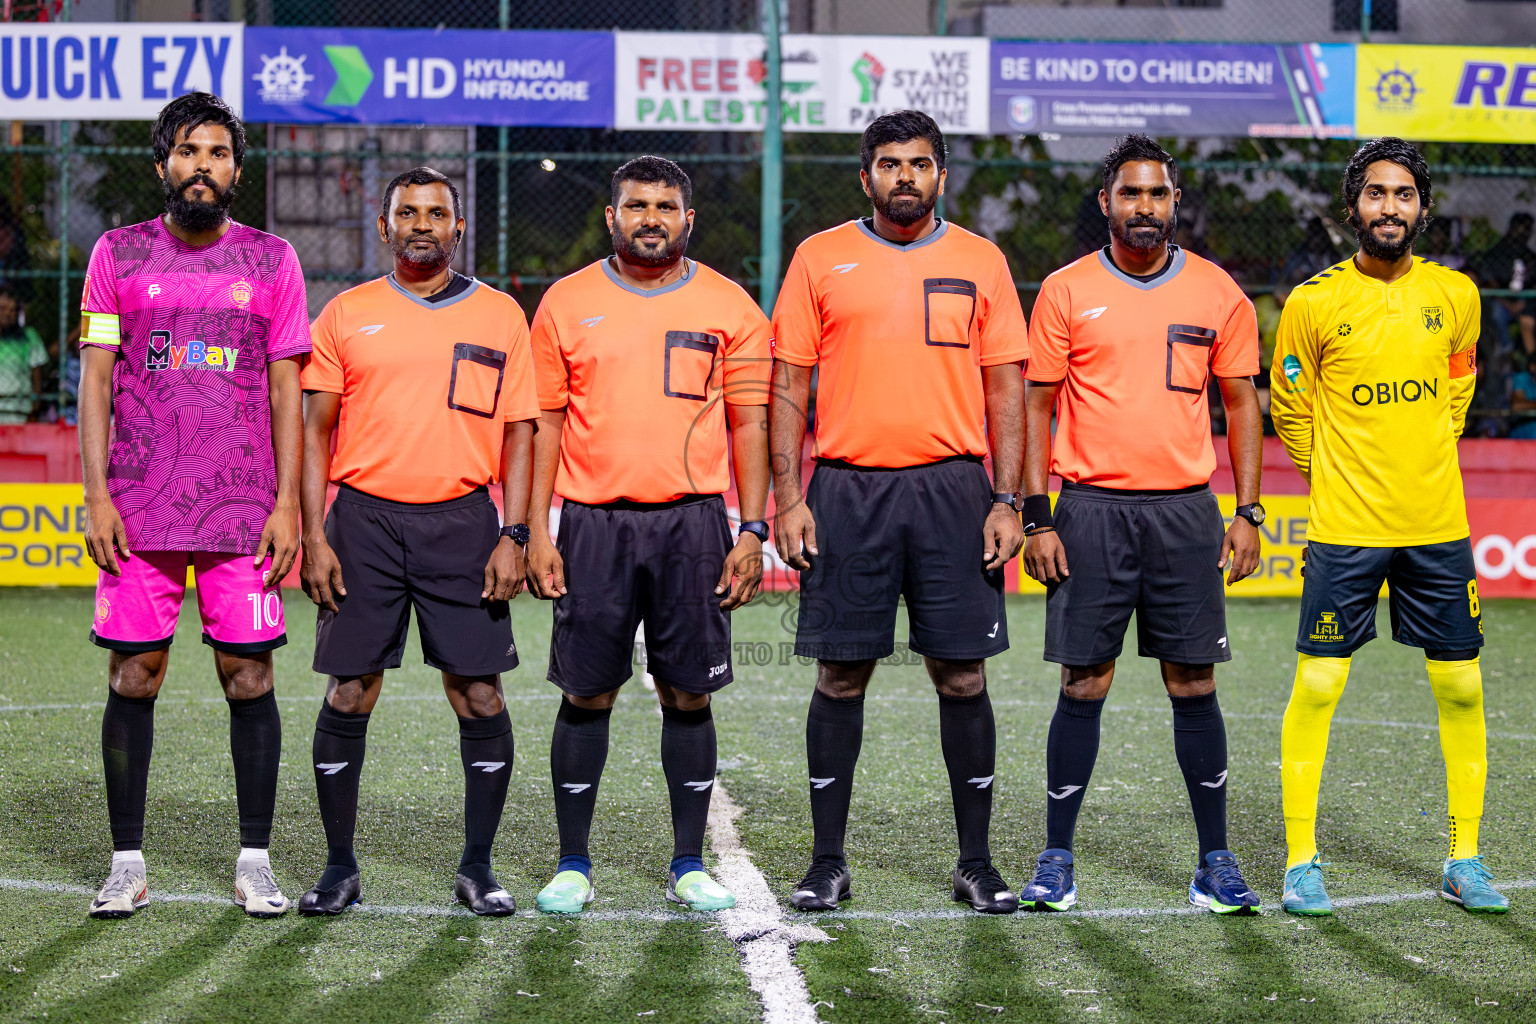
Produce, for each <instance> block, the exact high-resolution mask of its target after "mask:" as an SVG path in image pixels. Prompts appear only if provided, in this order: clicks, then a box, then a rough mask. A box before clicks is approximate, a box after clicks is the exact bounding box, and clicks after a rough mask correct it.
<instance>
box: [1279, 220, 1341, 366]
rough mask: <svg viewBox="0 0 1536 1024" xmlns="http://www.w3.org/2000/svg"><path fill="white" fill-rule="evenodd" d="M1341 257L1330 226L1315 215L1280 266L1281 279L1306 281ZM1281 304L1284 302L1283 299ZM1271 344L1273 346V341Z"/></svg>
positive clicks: (1283, 280)
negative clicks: (1335, 245)
mask: <svg viewBox="0 0 1536 1024" xmlns="http://www.w3.org/2000/svg"><path fill="white" fill-rule="evenodd" d="M1339 259H1340V257H1339V250H1338V249H1336V248H1334V245H1333V239H1332V238H1330V237H1329V235H1328V226H1327V225H1326V224H1324V223H1323V218H1321V217H1313V218H1312V219H1311V220H1309V221H1307V230H1306V234H1305V235H1303V236H1302V239H1301V244H1299V245H1297V246H1296V248H1294V249H1292V250H1291V253H1290V255H1289V256H1287V257H1286V258H1285V265H1284V266H1282V267H1281V268H1280V280H1281V281H1282V282H1285V281H1292V282H1300V281H1305V280H1306V279H1307V278H1309V277H1311V276H1312V275H1313V274H1318V273H1321V272H1322V271H1324V270H1327V269H1328V268H1329V267H1331V266H1333V265H1334V264H1335V263H1337V262H1339ZM1287 291H1289V289H1287ZM1281 304H1282V305H1283V304H1284V303H1283V301H1282V303H1281ZM1270 344H1271V346H1273V344H1274V343H1273V341H1271V343H1270ZM1271 351H1273V347H1271ZM1266 372H1268V371H1266Z"/></svg>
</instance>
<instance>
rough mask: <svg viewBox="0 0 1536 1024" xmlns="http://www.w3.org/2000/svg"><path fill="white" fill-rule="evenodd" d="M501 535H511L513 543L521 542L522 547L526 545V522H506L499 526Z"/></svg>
mask: <svg viewBox="0 0 1536 1024" xmlns="http://www.w3.org/2000/svg"><path fill="white" fill-rule="evenodd" d="M501 535H502V536H503V537H511V538H512V543H514V544H521V545H522V546H523V547H527V546H528V537H529V533H528V524H527V523H508V524H507V525H506V526H503V527H502V528H501Z"/></svg>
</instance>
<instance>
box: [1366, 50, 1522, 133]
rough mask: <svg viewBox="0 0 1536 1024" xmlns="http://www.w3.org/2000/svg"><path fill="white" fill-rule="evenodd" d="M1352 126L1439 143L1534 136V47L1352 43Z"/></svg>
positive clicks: (1367, 131) (1368, 130) (1368, 131)
mask: <svg viewBox="0 0 1536 1024" xmlns="http://www.w3.org/2000/svg"><path fill="white" fill-rule="evenodd" d="M1355 54H1356V56H1355V60H1356V64H1355V87H1356V90H1357V93H1356V99H1355V107H1356V110H1357V115H1356V128H1357V129H1358V131H1359V134H1361V135H1369V136H1379V135H1397V136H1401V137H1402V138H1405V139H1417V140H1435V141H1442V142H1521V143H1531V142H1536V50H1532V49H1531V48H1529V47H1518V48H1517V47H1492V46H1381V45H1376V44H1362V45H1360V46H1358V47H1356V49H1355Z"/></svg>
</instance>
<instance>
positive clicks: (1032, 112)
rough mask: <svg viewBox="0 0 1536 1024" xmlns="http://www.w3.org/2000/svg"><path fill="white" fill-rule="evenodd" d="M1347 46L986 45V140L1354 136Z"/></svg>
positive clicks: (1351, 74) (1351, 56) (1350, 60)
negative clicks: (1047, 135) (1002, 136)
mask: <svg viewBox="0 0 1536 1024" xmlns="http://www.w3.org/2000/svg"><path fill="white" fill-rule="evenodd" d="M1354 73H1355V61H1354V54H1353V47H1352V46H1350V45H1349V44H1347V43H1339V44H1335V43H1326V44H1311V45H1294V46H1291V45H1287V46H1269V45H1248V44H1203V43H1056V42H1050V43H1043V42H1012V41H1006V40H1000V41H995V42H993V44H992V97H991V111H992V123H991V127H992V131H994V132H998V133H1004V132H1011V133H1015V134H1017V133H1020V132H1023V133H1035V132H1056V133H1059V134H1066V135H1117V134H1122V133H1124V132H1131V131H1145V132H1151V133H1154V134H1166V135H1185V136H1196V135H1264V136H1302V137H1308V138H1331V137H1345V138H1347V137H1349V136H1350V135H1352V134H1354V105H1355V88H1354Z"/></svg>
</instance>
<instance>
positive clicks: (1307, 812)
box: [1280, 654, 1482, 867]
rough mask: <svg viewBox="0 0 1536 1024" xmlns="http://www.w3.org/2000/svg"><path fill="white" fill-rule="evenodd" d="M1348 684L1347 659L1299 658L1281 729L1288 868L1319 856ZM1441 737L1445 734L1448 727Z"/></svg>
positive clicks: (1281, 766)
mask: <svg viewBox="0 0 1536 1024" xmlns="http://www.w3.org/2000/svg"><path fill="white" fill-rule="evenodd" d="M1475 670H1476V665H1475V663H1474V671H1475ZM1430 678H1431V679H1433V678H1434V677H1433V676H1431V677H1430ZM1348 679H1349V659H1348V658H1319V657H1315V656H1313V655H1310V654H1301V655H1298V656H1297V659H1296V682H1295V684H1294V685H1293V686H1292V688H1291V700H1290V703H1288V704H1287V705H1286V706H1285V721H1284V723H1283V724H1282V725H1281V726H1280V792H1281V804H1282V806H1283V807H1284V810H1285V844H1286V847H1287V849H1288V851H1289V853H1288V859H1287V861H1286V865H1287V867H1295V866H1296V865H1297V864H1305V863H1307V862H1308V861H1310V860H1311V859H1312V858H1313V857H1314V856H1316V855H1317V790H1318V786H1319V785H1321V783H1322V781H1323V759H1324V758H1325V757H1326V756H1327V754H1328V728H1329V726H1330V725H1331V724H1332V722H1333V709H1334V708H1336V707H1338V706H1339V698H1340V697H1341V696H1343V695H1344V683H1345V682H1346V681H1347V680H1348ZM1437 693H1438V691H1437ZM1479 708H1481V704H1479ZM1442 714H1443V712H1442ZM1478 721H1479V722H1481V721H1482V719H1481V718H1479V719H1478ZM1441 734H1442V735H1444V729H1443V727H1442V730H1441ZM1475 827H1476V826H1475V824H1474V828H1475Z"/></svg>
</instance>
